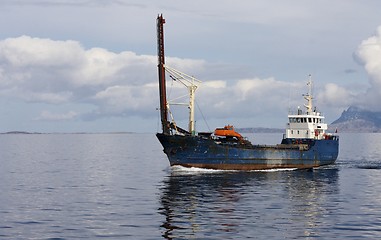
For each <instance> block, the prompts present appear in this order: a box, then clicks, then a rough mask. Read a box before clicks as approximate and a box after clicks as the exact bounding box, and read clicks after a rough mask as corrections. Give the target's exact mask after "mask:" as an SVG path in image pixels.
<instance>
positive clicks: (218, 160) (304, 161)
mask: <svg viewBox="0 0 381 240" xmlns="http://www.w3.org/2000/svg"><path fill="white" fill-rule="evenodd" d="M156 136H157V138H158V139H159V141H160V143H161V144H162V145H163V147H164V152H165V154H166V155H167V156H168V159H169V162H170V165H171V166H174V165H180V166H184V167H199V168H210V169H226V170H262V169H274V168H313V167H319V166H323V165H328V164H332V163H334V162H335V161H336V159H337V156H338V148H339V141H338V139H334V140H313V141H312V142H310V143H309V144H300V145H292V144H282V145H274V146H259V145H250V146H248V145H240V144H237V143H230V144H229V143H220V142H218V141H215V140H213V139H210V138H205V137H199V136H182V135H165V134H162V133H158V134H156Z"/></svg>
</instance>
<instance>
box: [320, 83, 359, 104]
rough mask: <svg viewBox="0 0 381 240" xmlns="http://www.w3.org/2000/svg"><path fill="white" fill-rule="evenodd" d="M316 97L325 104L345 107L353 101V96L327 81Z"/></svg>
mask: <svg viewBox="0 0 381 240" xmlns="http://www.w3.org/2000/svg"><path fill="white" fill-rule="evenodd" d="M317 99H318V101H319V102H320V103H321V104H324V105H325V106H329V107H334V108H347V107H348V106H350V105H352V104H353V103H354V101H355V96H354V95H353V94H352V93H350V92H349V91H348V90H347V89H345V88H343V87H340V86H339V85H337V84H335V83H328V84H326V85H325V87H324V91H322V92H320V93H318V94H317Z"/></svg>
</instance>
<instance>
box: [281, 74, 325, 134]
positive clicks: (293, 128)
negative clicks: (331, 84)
mask: <svg viewBox="0 0 381 240" xmlns="http://www.w3.org/2000/svg"><path fill="white" fill-rule="evenodd" d="M307 86H308V93H307V94H305V95H303V96H304V99H305V100H307V103H306V104H305V105H304V107H305V108H306V110H305V111H303V110H302V109H300V108H299V107H298V109H297V112H296V113H291V114H289V115H288V123H287V126H286V135H285V137H286V138H295V139H305V138H309V139H323V138H325V136H326V133H325V131H326V130H327V128H328V126H327V124H326V123H324V116H323V115H322V114H321V113H320V112H318V111H317V110H316V107H315V108H313V105H312V99H313V97H312V79H311V75H310V78H309V81H308V83H307Z"/></svg>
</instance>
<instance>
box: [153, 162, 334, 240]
mask: <svg viewBox="0 0 381 240" xmlns="http://www.w3.org/2000/svg"><path fill="white" fill-rule="evenodd" d="M337 185H338V169H335V168H325V169H315V170H313V171H312V170H310V171H308V170H297V171H278V172H216V173H192V174H178V172H176V171H172V172H171V173H169V175H168V176H167V177H166V178H165V179H164V181H163V188H162V189H161V198H160V201H161V204H160V205H161V207H160V208H159V210H158V211H159V213H160V214H162V215H163V216H164V217H165V220H164V222H163V224H162V226H161V227H162V230H163V231H162V232H163V237H164V238H166V239H179V238H180V239H181V238H185V239H189V238H224V239H236V238H237V237H238V236H239V237H253V236H261V237H266V236H268V237H273V238H274V237H282V238H284V237H306V236H307V237H308V236H316V235H319V231H320V230H321V226H322V224H330V223H329V222H328V221H330V220H327V219H325V216H326V215H325V214H326V212H327V211H329V207H330V206H331V205H332V202H331V197H330V196H333V195H334V194H335V192H337V191H338V186H337ZM319 228H320V230H319ZM274 234H276V236H274Z"/></svg>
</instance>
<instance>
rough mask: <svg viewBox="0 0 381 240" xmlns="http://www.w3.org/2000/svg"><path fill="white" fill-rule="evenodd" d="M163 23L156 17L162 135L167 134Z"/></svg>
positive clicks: (160, 17) (161, 16)
mask: <svg viewBox="0 0 381 240" xmlns="http://www.w3.org/2000/svg"><path fill="white" fill-rule="evenodd" d="M164 23H165V19H164V18H163V14H161V15H159V16H157V56H158V65H157V67H158V74H159V94H160V116H161V124H162V129H163V133H164V134H169V122H168V107H167V92H166V85H165V81H166V80H165V68H164V64H165V55H164Z"/></svg>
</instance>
